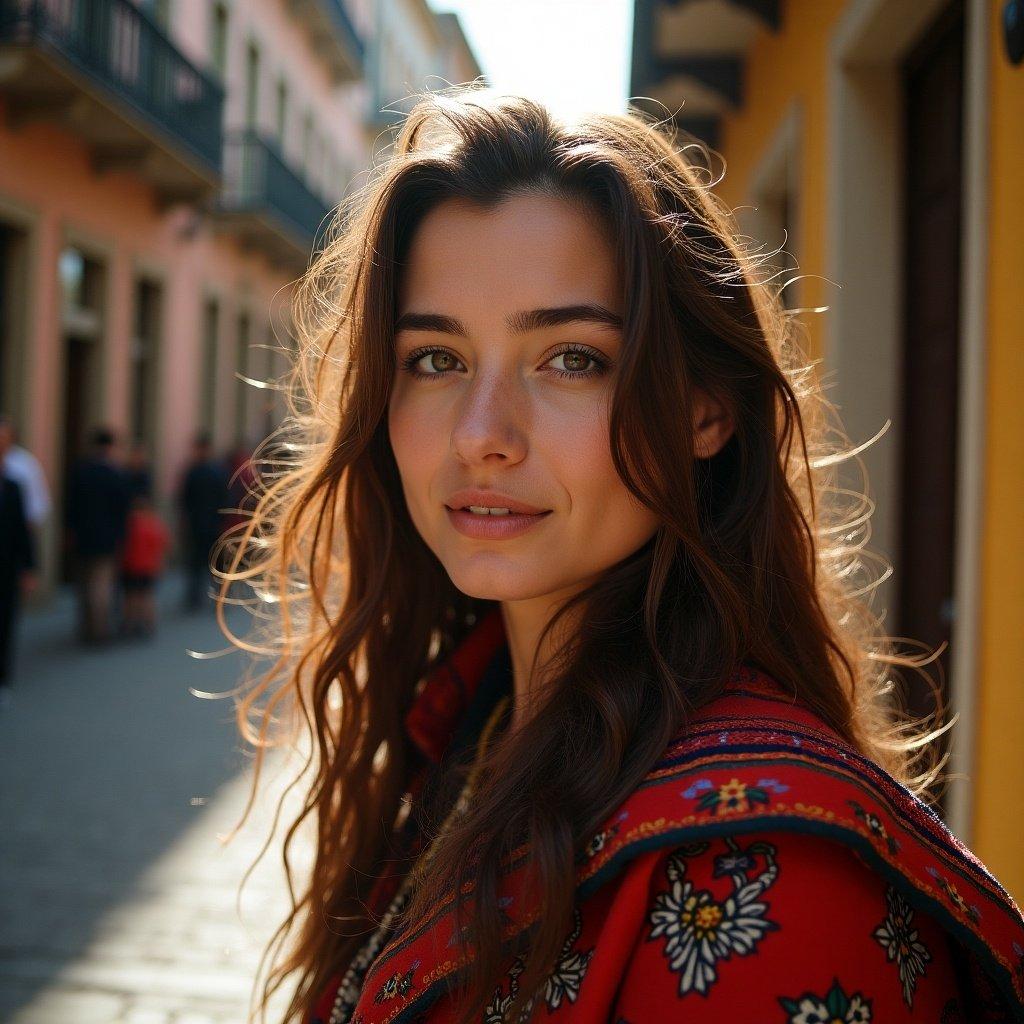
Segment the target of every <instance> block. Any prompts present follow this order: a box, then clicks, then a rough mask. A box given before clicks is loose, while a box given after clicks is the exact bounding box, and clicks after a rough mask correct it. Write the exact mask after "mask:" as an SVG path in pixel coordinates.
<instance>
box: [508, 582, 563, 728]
mask: <svg viewBox="0 0 1024 1024" xmlns="http://www.w3.org/2000/svg"><path fill="white" fill-rule="evenodd" d="M565 597H566V595H565V594H564V593H563V594H559V595H550V596H547V597H545V598H536V599H531V600H529V601H504V602H502V605H501V614H502V619H503V620H504V624H505V636H506V638H507V640H508V648H509V658H510V661H511V663H512V694H513V696H512V717H511V720H510V721H509V730H510V731H511V732H515V731H517V730H518V729H519V728H520V727H521V726H522V725H523V724H524V723H525V722H526V721H527V719H528V718H529V717H530V713H531V707H532V705H533V702H534V699H535V698H536V695H537V692H538V691H539V689H540V686H541V685H542V683H543V681H544V669H545V665H546V664H547V662H548V661H549V660H550V658H551V655H552V653H553V652H554V651H555V650H556V649H557V648H558V646H560V644H561V643H562V642H563V641H564V639H565V631H566V630H567V629H568V628H571V627H570V626H569V625H568V624H566V623H563V624H560V625H558V626H556V628H555V630H554V631H553V633H552V634H551V635H549V636H548V637H546V638H545V639H544V643H543V645H542V646H541V649H540V650H539V652H538V654H537V661H536V667H535V668H534V670H533V672H532V674H531V668H533V665H534V652H537V651H538V645H541V633H542V632H543V630H544V627H545V626H546V625H547V623H548V622H549V621H550V619H551V617H552V616H553V615H554V612H555V610H556V609H557V608H558V607H560V605H561V602H562V601H563V600H564V599H565ZM572 617H573V616H571V615H570V617H569V618H570V620H571V619H572Z"/></svg>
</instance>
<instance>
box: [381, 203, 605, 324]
mask: <svg viewBox="0 0 1024 1024" xmlns="http://www.w3.org/2000/svg"><path fill="white" fill-rule="evenodd" d="M620 290H621V284H620V280H619V271H618V267H617V264H616V260H615V256H614V252H613V249H612V246H611V244H610V242H609V239H608V238H607V236H606V233H605V231H604V229H603V225H602V223H601V222H600V220H599V219H598V218H597V217H596V216H595V215H593V214H592V213H590V212H589V211H587V210H586V209H585V208H584V207H582V206H580V205H578V204H576V203H572V202H569V201H568V200H565V199H559V198H554V197H551V196H543V195H533V194H531V195H524V196H512V197H509V198H508V199H505V200H503V201H502V202H501V203H499V204H498V205H497V206H493V207H490V208H485V207H482V206H479V205H477V204H475V203H471V202H469V201H467V200H463V199H449V200H446V201H445V202H443V203H441V204H440V205H438V206H436V207H435V208H434V209H433V210H431V211H430V212H429V213H428V214H427V215H426V216H425V217H424V219H423V220H422V222H421V223H420V225H419V227H418V229H417V231H416V233H415V235H414V236H413V239H412V242H411V244H410V246H409V251H408V254H407V257H406V261H405V265H404V267H403V269H402V274H401V281H400V285H399V310H400V312H406V311H408V310H413V311H416V312H434V313H454V312H455V309H456V308H458V309H460V310H462V311H463V312H464V313H466V314H467V315H471V311H473V310H474V308H476V311H478V312H481V313H484V312H488V311H489V312H490V313H492V314H497V313H503V312H505V311H507V310H512V309H528V308H529V309H532V308H537V307H541V306H550V305H559V304H565V303H566V302H577V301H578V302H584V301H597V302H600V303H602V304H604V305H606V306H608V307H609V308H612V309H614V310H615V311H616V312H620V311H621V299H620V295H619V293H620Z"/></svg>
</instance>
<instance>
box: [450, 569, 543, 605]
mask: <svg viewBox="0 0 1024 1024" xmlns="http://www.w3.org/2000/svg"><path fill="white" fill-rule="evenodd" d="M497 563H504V564H497ZM445 569H446V571H447V572H448V577H449V579H451V581H452V583H453V584H454V585H455V587H456V588H457V589H458V590H459V591H460V592H461V593H463V594H465V595H466V596H467V597H475V598H478V599H479V600H481V601H528V600H530V599H531V598H536V597H543V596H544V595H545V594H549V593H551V592H552V590H554V589H556V588H555V586H554V584H553V583H552V584H551V585H546V584H545V583H544V581H543V578H542V575H541V573H540V572H538V571H536V569H533V568H531V566H529V565H522V564H518V565H514V566H510V565H509V564H508V562H507V561H506V560H504V559H497V560H495V564H492V565H489V566H485V565H476V566H470V565H446V566H445Z"/></svg>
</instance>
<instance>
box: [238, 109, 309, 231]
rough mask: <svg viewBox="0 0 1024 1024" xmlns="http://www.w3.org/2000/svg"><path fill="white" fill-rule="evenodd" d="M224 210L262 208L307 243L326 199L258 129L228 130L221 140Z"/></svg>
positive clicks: (260, 210)
mask: <svg viewBox="0 0 1024 1024" xmlns="http://www.w3.org/2000/svg"><path fill="white" fill-rule="evenodd" d="M221 205H222V207H223V208H224V209H225V210H229V211H235V212H238V211H251V212H255V213H267V214H269V215H270V216H271V217H272V218H274V219H275V220H276V221H277V222H278V223H280V224H281V225H282V227H283V228H284V229H285V230H286V231H288V232H289V233H290V234H291V235H292V238H293V239H294V241H295V243H296V244H297V245H299V246H300V247H301V248H303V249H311V248H312V246H313V244H314V242H315V241H316V239H317V238H318V237H319V234H320V231H321V228H322V227H323V225H324V224H325V223H326V221H325V217H326V215H327V213H328V206H327V204H326V203H325V202H324V201H323V200H322V199H321V198H320V197H319V196H317V195H316V193H314V192H312V191H311V190H310V188H309V187H308V186H307V185H306V183H305V182H304V181H303V180H302V178H301V177H299V175H298V174H297V173H296V172H295V171H293V170H292V169H291V167H289V166H288V164H287V163H285V161H284V159H283V158H282V156H281V154H280V152H279V151H278V149H277V147H276V146H275V145H274V144H273V143H272V142H270V141H268V140H266V139H264V138H262V137H261V136H260V135H259V133H258V132H256V131H254V130H252V129H247V130H243V131H238V132H233V133H231V134H230V135H229V136H228V138H227V141H226V142H225V145H224V195H223V198H222V202H221Z"/></svg>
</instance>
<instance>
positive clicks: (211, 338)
mask: <svg viewBox="0 0 1024 1024" xmlns="http://www.w3.org/2000/svg"><path fill="white" fill-rule="evenodd" d="M219 327H220V306H219V305H218V304H217V300H216V299H207V300H206V302H205V304H204V305H203V361H202V373H203V379H202V380H201V381H200V382H199V394H200V395H201V396H202V406H201V409H200V416H201V423H200V426H201V427H202V429H203V430H205V431H206V432H208V433H209V434H210V435H211V436H214V435H215V432H216V426H217V423H216V415H215V413H216V408H217V332H218V330H219Z"/></svg>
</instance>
